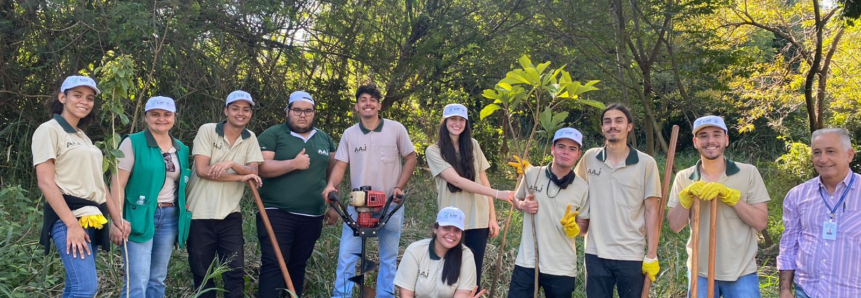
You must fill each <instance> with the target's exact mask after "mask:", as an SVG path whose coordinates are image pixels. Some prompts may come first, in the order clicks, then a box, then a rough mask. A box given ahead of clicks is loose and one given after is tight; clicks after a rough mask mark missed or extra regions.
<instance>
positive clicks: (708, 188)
mask: <svg viewBox="0 0 861 298" xmlns="http://www.w3.org/2000/svg"><path fill="white" fill-rule="evenodd" d="M693 135H694V137H693V142H694V147H695V148H697V151H699V153H700V161H699V162H697V164H696V165H694V166H693V167H690V168H687V169H684V170H682V171H680V172H679V173H678V174H676V178H675V182H674V183H673V188H672V191H671V193H670V197H669V202H668V203H667V205H668V206H669V207H670V211H669V213H668V215H667V219H668V221H669V224H670V228H671V229H672V230H673V231H675V232H676V233H678V232H679V231H681V230H682V228H684V227H685V226H686V225H687V224H688V221H689V220H690V219H691V216H692V215H691V210H690V209H691V207H692V205H693V204H698V202H697V199H699V200H701V201H712V200H720V201H719V202H717V203H716V204H707V203H705V202H704V203H702V204H701V207H700V208H701V209H702V210H701V214H709V212H710V211H711V206H717V220H716V224H715V228H714V229H713V230H714V232H715V234H716V241H715V243H716V245H715V247H714V251H715V256H714V258H715V260H716V261H715V265H714V280H715V283H714V292H713V294H714V297H721V296H723V297H760V293H759V278H758V277H757V274H756V272H757V271H756V270H757V268H756V260H755V258H756V250H757V235H756V233H757V231H761V230H763V229H765V227H766V225H767V224H768V209H767V203H768V201H769V200H770V197H769V196H768V191H767V190H766V189H765V184H764V183H763V180H762V176H760V174H759V171H758V170H757V169H756V167H754V166H752V165H749V164H744V163H740V162H734V161H732V160H729V159H727V158H726V157H724V151H725V150H726V147H727V146H728V145H729V136H728V135H727V127H726V124H724V120H723V118H721V117H718V116H704V117H700V118H698V119H697V120H696V121H694V130H693ZM695 220H696V219H695ZM699 222H700V224H699V229H700V230H701V231H709V230H711V229H712V227H711V223H710V221H708V220H700V221H699ZM699 234H700V235H699V246H698V247H697V248H694V247H693V243H694V241H695V239H693V237H690V238H688V245H687V251H688V255H689V256H691V257H692V258H693V256H694V255H695V252H694V249H696V250H698V251H699V254H700V257H699V259H701V260H706V259H708V258H709V255H708V252H709V248H710V247H709V240H708V238H707V237H709V236H708V234H707V233H699ZM692 258H689V259H688V272H689V276H690V277H691V278H690V279H693V278H697V284H698V286H697V292H696V294H697V297H706V296H707V290H708V288H707V287H706V282H707V277H708V270H707V269H708V265H707V264H706V262H702V261H700V262H698V266H697V268H691V261H692V260H691V259H692ZM690 279H689V280H690Z"/></svg>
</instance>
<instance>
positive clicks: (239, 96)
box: [224, 90, 254, 106]
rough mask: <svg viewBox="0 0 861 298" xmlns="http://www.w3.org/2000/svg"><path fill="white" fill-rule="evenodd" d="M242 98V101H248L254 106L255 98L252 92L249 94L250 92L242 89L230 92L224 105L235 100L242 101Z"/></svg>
mask: <svg viewBox="0 0 861 298" xmlns="http://www.w3.org/2000/svg"><path fill="white" fill-rule="evenodd" d="M240 100H241V101H247V102H248V104H250V105H251V106H254V100H253V99H251V94H249V93H248V92H245V91H242V90H236V91H233V92H230V94H228V95H227V101H226V102H225V104H224V105H225V106H229V105H230V104H232V103H233V102H236V101H240Z"/></svg>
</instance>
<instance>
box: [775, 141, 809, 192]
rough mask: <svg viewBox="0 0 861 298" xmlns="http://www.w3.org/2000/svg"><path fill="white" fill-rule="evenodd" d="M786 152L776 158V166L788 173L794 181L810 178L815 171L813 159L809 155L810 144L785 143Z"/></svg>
mask: <svg viewBox="0 0 861 298" xmlns="http://www.w3.org/2000/svg"><path fill="white" fill-rule="evenodd" d="M786 149H787V151H788V152H787V153H785V154H783V155H781V156H780V157H779V158H777V161H776V164H777V168H778V169H780V170H781V171H784V172H786V173H789V174H790V177H793V178H794V179H796V180H795V182H799V183H800V182H802V181H805V180H807V179H810V178H811V177H813V176H814V175H816V173H815V172H814V171H813V161H812V160H811V156H810V146H807V144H805V143H799V142H792V143H787V144H786Z"/></svg>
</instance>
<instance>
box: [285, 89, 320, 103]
mask: <svg viewBox="0 0 861 298" xmlns="http://www.w3.org/2000/svg"><path fill="white" fill-rule="evenodd" d="M297 101H304V102H307V103H310V104H314V98H313V97H311V94H308V92H305V91H296V92H293V93H290V100H289V101H287V104H291V103H294V102H297Z"/></svg>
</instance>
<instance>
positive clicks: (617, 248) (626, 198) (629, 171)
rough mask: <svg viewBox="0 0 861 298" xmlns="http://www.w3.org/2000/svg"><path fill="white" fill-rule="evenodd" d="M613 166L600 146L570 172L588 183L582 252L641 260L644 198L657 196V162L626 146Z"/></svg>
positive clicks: (658, 195) (658, 182) (643, 245)
mask: <svg viewBox="0 0 861 298" xmlns="http://www.w3.org/2000/svg"><path fill="white" fill-rule="evenodd" d="M629 148H630V152H629V153H628V157H627V158H626V159H625V161H624V162H622V163H620V164H619V165H618V166H616V167H612V166H610V164H609V163H608V162H607V161H606V160H607V159H606V154H605V152H604V148H603V147H601V148H592V149H589V150H588V151H586V153H584V154H583V157H582V158H581V159H580V162H579V163H577V167H576V168H575V169H574V172H575V173H577V176H578V177H580V178H583V179H585V180H586V182H588V183H589V197H590V200H589V207H590V208H591V209H593V210H591V213H593V214H596V216H597V217H595V218H592V219H590V220H589V233H588V234H587V236H586V253H587V254H592V255H597V256H598V257H599V258H602V259H609V260H624V261H641V260H643V257H644V256H645V255H646V251H645V249H646V217H645V212H646V202H645V201H646V199H648V198H651V197H660V196H661V181H660V179H659V175H658V164H657V163H656V162H655V159H654V158H652V157H651V156H649V155H647V154H645V153H643V152H640V151H638V150H636V149H634V148H633V147H630V146H629Z"/></svg>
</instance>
